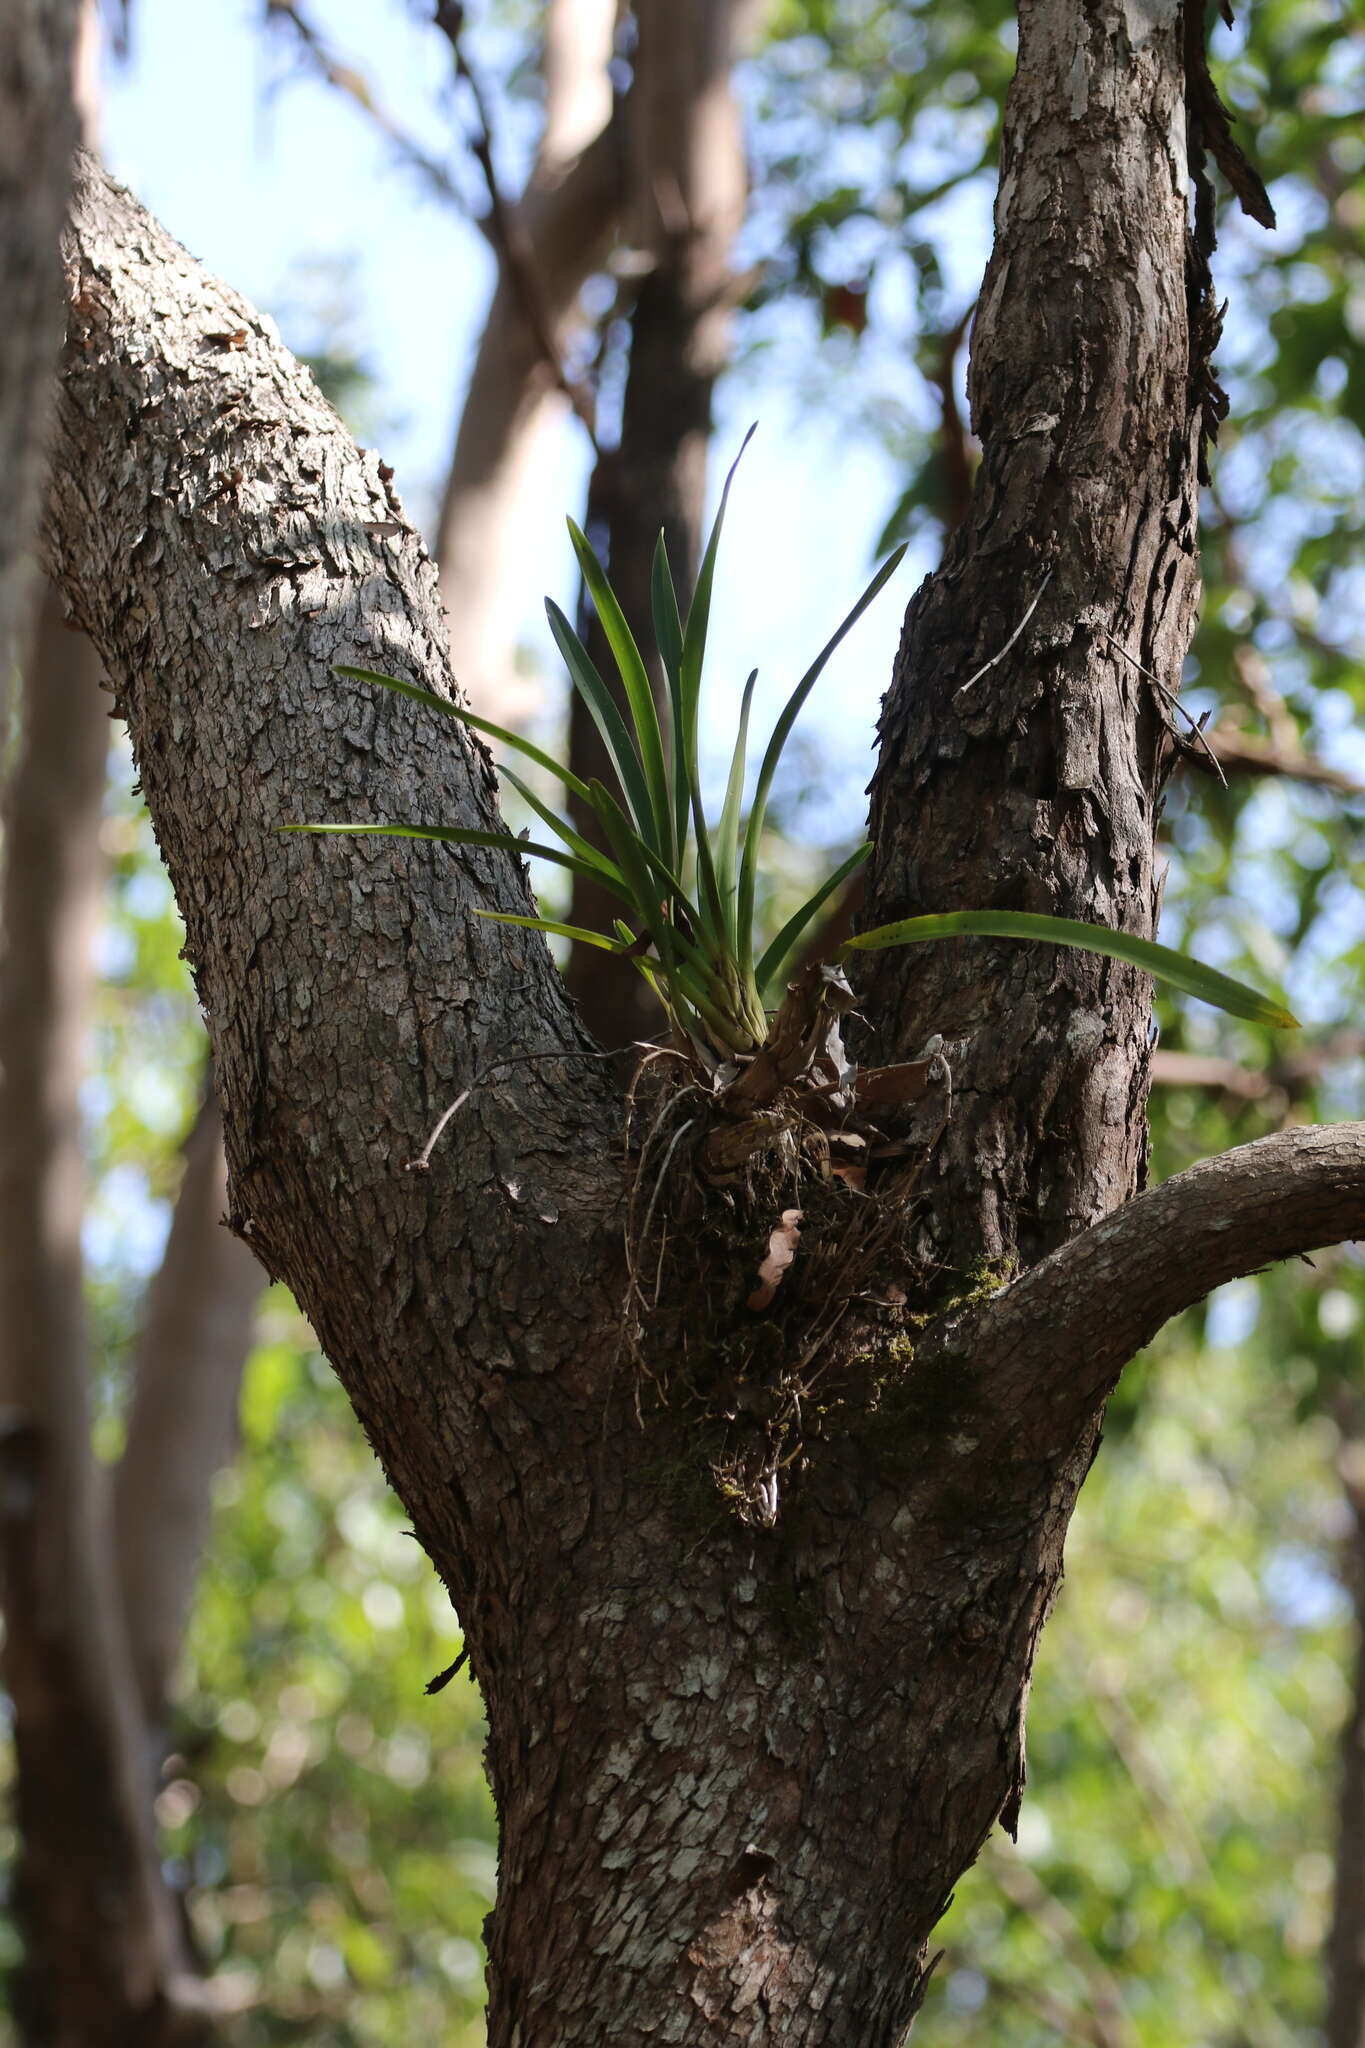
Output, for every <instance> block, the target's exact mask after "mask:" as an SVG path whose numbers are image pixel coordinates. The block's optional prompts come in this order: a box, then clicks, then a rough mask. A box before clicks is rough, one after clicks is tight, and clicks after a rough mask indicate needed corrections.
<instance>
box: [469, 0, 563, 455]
mask: <svg viewBox="0 0 1365 2048" xmlns="http://www.w3.org/2000/svg"><path fill="white" fill-rule="evenodd" d="M436 26H437V28H438V29H439V30H440V31H441V33H442V35H443V36H444V37H445V39H446V41H447V42H448V43H449V44H450V47H451V51H452V53H453V55H454V58H455V76H456V77H457V78H458V79H459V80H460V82H461V83H462V84H463V85H465V86H467V87H468V88H469V97H470V98H471V100H472V101H473V102H474V112H475V114H476V116H477V118H478V124H479V125H478V130H477V132H476V133H475V134H474V135H471V136H470V138H469V147H470V149H471V151H472V152H473V155H474V158H475V160H476V161H477V163H478V166H479V168H480V170H481V171H482V172H483V180H484V184H485V185H486V187H487V189H488V218H487V220H486V221H485V222H484V223H483V226H484V230H485V232H486V233H487V235H488V238H489V240H490V241H491V242H492V244H493V247H494V248H495V249H496V251H497V254H498V259H499V261H500V262H501V263H502V264H503V266H504V267H505V269H506V271H507V275H508V277H509V278H510V280H511V283H512V289H513V290H514V291H515V293H516V295H517V302H518V304H519V305H520V307H521V313H522V318H523V319H524V320H525V322H526V324H527V326H528V327H529V328H530V330H531V333H532V335H533V336H534V338H535V343H536V346H537V348H538V349H539V350H540V353H541V355H542V356H543V357H544V359H545V362H546V365H547V367H548V368H549V370H550V371H551V373H552V374H553V376H554V380H555V383H556V385H557V386H558V388H559V389H560V390H561V391H562V392H563V393H564V396H565V397H566V398H567V399H568V401H569V403H570V405H571V406H572V407H573V409H574V412H575V413H576V414H577V416H578V418H579V419H580V420H581V421H582V423H583V426H584V429H585V430H586V432H587V436H588V439H589V441H590V442H591V443H592V450H593V454H594V455H597V454H599V453H600V452H601V451H600V450H599V448H598V445H597V430H596V412H597V406H596V401H595V398H594V395H593V393H592V392H591V391H590V390H588V389H587V387H586V386H585V385H583V384H582V383H580V382H579V381H578V380H577V379H576V378H573V377H571V376H570V375H569V373H568V371H567V370H566V369H565V367H564V364H563V362H562V360H561V358H560V354H559V349H558V346H557V344H556V342H555V337H554V332H553V329H552V328H551V325H550V319H549V315H548V314H547V313H546V310H545V300H544V297H543V295H542V293H541V289H540V282H539V279H538V278H537V276H536V272H535V257H534V252H533V251H532V249H531V247H530V244H529V243H528V242H527V239H526V236H525V234H524V232H523V230H522V226H521V222H520V221H519V219H518V217H517V213H516V209H515V207H512V206H509V205H508V203H507V201H506V199H505V198H504V196H503V191H502V187H501V186H500V185H499V183H498V175H497V171H496V169H495V167H494V163H493V127H492V122H491V120H490V118H489V113H488V101H487V98H486V96H485V94H484V91H483V87H482V85H481V84H480V82H479V79H478V76H477V74H476V73H475V72H474V70H473V69H472V67H471V65H470V62H469V59H468V57H466V55H465V52H464V45H463V43H462V41H461V35H462V32H463V29H464V8H463V6H462V5H460V4H459V0H436Z"/></svg>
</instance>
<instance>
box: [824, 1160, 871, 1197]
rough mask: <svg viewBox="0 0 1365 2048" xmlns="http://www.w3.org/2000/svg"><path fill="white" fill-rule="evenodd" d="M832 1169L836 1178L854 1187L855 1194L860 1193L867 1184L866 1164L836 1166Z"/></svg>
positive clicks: (845, 1184)
mask: <svg viewBox="0 0 1365 2048" xmlns="http://www.w3.org/2000/svg"><path fill="white" fill-rule="evenodd" d="M830 1171H831V1172H832V1173H833V1175H834V1178H835V1180H841V1181H842V1182H843V1184H844V1186H845V1187H846V1188H852V1189H853V1191H854V1193H855V1194H858V1195H860V1194H861V1193H862V1192H863V1189H864V1188H865V1187H866V1186H867V1168H866V1167H865V1166H835V1167H832V1168H831V1169H830Z"/></svg>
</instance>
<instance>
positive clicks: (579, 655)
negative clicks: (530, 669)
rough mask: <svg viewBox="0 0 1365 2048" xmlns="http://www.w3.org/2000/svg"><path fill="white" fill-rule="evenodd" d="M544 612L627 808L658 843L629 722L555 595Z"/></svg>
mask: <svg viewBox="0 0 1365 2048" xmlns="http://www.w3.org/2000/svg"><path fill="white" fill-rule="evenodd" d="M545 615H546V617H547V618H548V619H549V621H550V631H551V632H552V633H553V634H554V636H555V644H556V646H557V647H558V648H559V651H560V653H561V654H562V655H563V657H564V665H565V667H566V668H567V669H568V671H569V679H570V681H571V682H572V683H573V686H574V688H575V689H576V690H577V691H578V694H579V696H580V697H581V698H582V699H583V702H584V703H585V704H586V705H587V707H588V710H589V712H590V713H591V714H592V720H593V723H594V725H595V726H596V727H597V730H598V731H599V732H600V733H601V735H602V744H603V745H604V746H605V747H606V750H607V758H608V760H609V761H610V762H611V764H612V767H613V768H614V769H615V771H616V779H617V781H618V783H619V784H620V787H621V794H622V796H623V797H624V798H625V800H626V808H627V809H628V810H629V812H630V814H631V816H632V818H634V820H635V823H636V826H637V827H638V829H639V831H640V833H641V836H642V837H643V838H646V839H648V840H649V842H650V844H651V845H655V844H657V840H658V831H657V825H656V820H655V818H654V814H653V806H652V803H651V800H650V794H649V785H648V783H647V782H646V780H645V774H644V770H643V768H642V767H641V766H640V758H639V756H638V754H637V753H636V751H635V746H634V742H633V741H632V739H631V737H630V734H629V733H628V732H627V730H626V722H625V720H624V718H622V716H621V713H620V711H619V710H618V709H617V705H616V700H615V698H614V697H613V696H612V694H611V692H610V690H609V689H608V688H607V686H606V684H605V683H604V682H603V680H602V678H601V676H600V675H598V673H597V670H596V668H595V666H594V665H593V661H592V658H591V656H590V655H589V653H588V650H587V648H586V647H585V646H584V645H583V642H582V641H581V640H580V639H579V637H578V635H577V633H575V631H574V629H573V627H572V626H571V625H570V624H569V622H568V620H567V619H566V618H565V616H564V614H563V612H562V611H561V610H560V609H559V606H558V605H557V604H556V603H555V602H554V600H553V598H548V597H547V598H546V600H545Z"/></svg>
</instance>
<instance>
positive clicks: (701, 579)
mask: <svg viewBox="0 0 1365 2048" xmlns="http://www.w3.org/2000/svg"><path fill="white" fill-rule="evenodd" d="M755 431H756V429H755V428H754V427H750V429H749V431H748V433H747V434H746V435H745V436H744V439H743V441H742V442H741V443H740V449H739V454H738V455H737V456H736V457H735V459H734V461H733V462H732V463H731V464H730V468H729V472H728V474H727V475H726V478H725V483H724V486H723V488H722V490H721V494H720V505H719V507H718V509H717V512H716V521H715V525H714V526H713V527H712V528H711V533H710V538H709V539H708V540H707V543H706V550H705V553H704V554H703V555H702V558H701V568H700V569H699V570H698V571H697V587H696V589H695V590H694V591H693V593H692V602H691V604H690V605H689V606H688V608H687V624H686V625H685V626H684V628H683V641H682V653H681V655H680V656H679V662H678V723H679V725H680V728H681V739H682V751H683V763H684V766H685V767H686V770H687V779H688V787H689V789H690V790H691V792H692V804H693V812H694V815H695V817H696V824H697V839H698V842H699V843H706V842H707V832H706V820H705V818H704V817H703V816H702V815H701V811H700V806H699V804H698V802H697V794H696V793H697V789H698V784H699V777H698V773H697V707H698V704H699V702H700V699H701V671H702V663H703V661H704V660H705V658H706V634H707V628H708V626H709V623H710V618H711V591H712V587H713V585H714V583H715V580H716V556H717V553H718V552H719V549H720V534H721V528H722V526H723V525H724V524H725V508H726V506H727V505H728V504H729V502H730V486H731V485H732V484H733V483H734V480H735V471H736V470H737V469H738V468H739V465H740V463H741V462H742V461H743V460H744V450H745V449H746V448H747V447H748V445H749V443H750V442H751V441H752V440H753V438H754V434H755Z"/></svg>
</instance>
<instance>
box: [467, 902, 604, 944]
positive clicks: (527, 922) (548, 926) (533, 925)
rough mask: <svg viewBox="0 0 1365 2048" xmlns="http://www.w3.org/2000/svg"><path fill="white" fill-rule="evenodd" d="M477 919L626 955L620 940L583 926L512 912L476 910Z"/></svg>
mask: <svg viewBox="0 0 1365 2048" xmlns="http://www.w3.org/2000/svg"><path fill="white" fill-rule="evenodd" d="M474 915H475V917H486V918H487V919H488V921H489V923H490V924H519V925H523V926H524V927H525V928H526V930H527V931H531V932H548V933H550V934H551V936H552V937H554V938H557V939H572V940H573V942H574V944H575V945H576V946H598V947H600V948H601V950H602V952H604V953H624V952H625V950H626V949H625V946H624V945H623V944H622V942H621V940H620V939H609V938H608V937H607V935H606V933H605V932H590V931H588V930H587V929H586V928H585V927H584V926H583V925H581V924H558V923H556V921H555V919H554V918H552V917H518V916H516V915H515V914H514V913H513V912H512V911H510V910H476V911H475V912H474Z"/></svg>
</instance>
